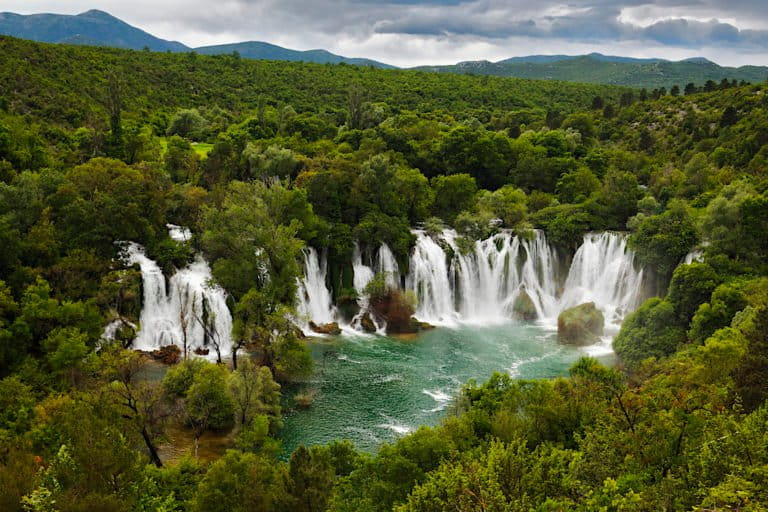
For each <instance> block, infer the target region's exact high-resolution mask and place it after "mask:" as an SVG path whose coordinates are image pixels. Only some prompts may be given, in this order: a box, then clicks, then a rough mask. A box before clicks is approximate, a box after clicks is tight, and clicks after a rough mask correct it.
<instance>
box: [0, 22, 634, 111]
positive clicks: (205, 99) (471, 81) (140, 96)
mask: <svg viewBox="0 0 768 512" xmlns="http://www.w3.org/2000/svg"><path fill="white" fill-rule="evenodd" d="M110 75H115V76H117V77H118V79H119V82H120V83H121V88H122V90H123V92H122V94H123V96H124V103H125V106H126V109H127V110H128V111H133V112H151V111H155V110H163V111H168V110H170V109H174V108H176V107H179V106H185V107H189V106H195V105H198V106H202V105H206V106H211V105H218V106H220V107H221V108H223V109H226V110H242V109H248V108H255V107H256V106H257V104H258V102H259V101H260V99H262V98H263V99H265V100H267V101H268V102H271V103H274V104H281V103H289V104H291V105H292V106H293V107H294V108H295V109H296V110H297V111H307V110H314V111H321V110H323V109H326V110H327V109H339V110H344V111H346V109H347V107H348V104H349V91H350V90H352V89H357V90H359V91H360V92H361V94H362V96H363V99H364V100H365V101H368V102H383V103H386V104H387V105H388V106H389V108H392V109H395V110H415V111H428V110H451V111H454V112H467V113H468V114H467V115H473V116H476V117H479V118H482V117H487V116H488V113H489V112H494V111H504V110H514V109H521V108H538V109H543V110H556V111H560V112H572V111H575V110H578V109H583V108H585V107H587V106H589V105H590V103H591V101H592V99H593V98H594V97H595V96H601V97H604V98H606V99H607V100H610V99H614V100H616V99H617V98H618V97H619V96H620V95H621V94H622V93H623V92H625V91H626V89H622V88H618V87H611V86H605V85H586V84H567V83H561V82H552V81H529V80H520V79H511V78H499V77H472V76H462V75H456V74H445V75H443V74H437V73H425V72H419V71H409V70H382V69H376V68H372V67H360V66H348V65H344V64H340V65H330V64H308V63H298V62H275V61H257V60H248V59H237V58H234V57H233V56H231V55H221V56H204V55H196V54H174V53H170V54H168V53H154V52H136V51H129V50H119V49H112V48H91V47H79V46H57V45H48V44H43V43H35V42H30V41H23V40H19V39H14V38H9V37H0V90H2V91H4V92H3V94H4V96H5V98H6V101H7V102H9V103H10V104H11V105H12V106H13V108H14V109H15V110H17V111H19V112H28V113H32V114H36V115H40V116H44V117H47V118H49V119H58V120H64V121H67V120H69V121H70V122H79V121H80V120H82V119H84V118H87V117H89V116H91V115H92V114H93V113H94V112H102V111H103V108H104V107H103V105H104V97H105V90H106V88H107V83H108V77H109V76H110ZM212 77H216V80H212V79H211V78H212ZM99 115H100V114H99Z"/></svg>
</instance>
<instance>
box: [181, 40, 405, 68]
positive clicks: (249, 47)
mask: <svg viewBox="0 0 768 512" xmlns="http://www.w3.org/2000/svg"><path fill="white" fill-rule="evenodd" d="M195 51H196V52H197V53H199V54H201V55H227V54H231V53H233V52H237V53H239V54H240V56H241V57H244V58H246V59H258V60H285V61H289V62H314V63H316V64H340V63H342V62H344V63H347V64H353V65H356V66H375V67H377V68H387V69H394V66H390V65H389V64H384V63H382V62H377V61H375V60H371V59H357V58H350V57H342V56H341V55H336V54H334V53H331V52H329V51H327V50H306V51H299V50H290V49H288V48H283V47H282V46H277V45H274V44H270V43H264V42H261V41H247V42H243V43H232V44H220V45H215V46H201V47H199V48H195Z"/></svg>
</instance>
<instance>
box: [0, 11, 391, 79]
mask: <svg viewBox="0 0 768 512" xmlns="http://www.w3.org/2000/svg"><path fill="white" fill-rule="evenodd" d="M0 34H2V35H8V36H13V37H18V38H21V39H29V40H32V41H39V42H44V43H60V44H72V45H83V46H107V47H112V48H127V49H131V50H142V49H144V48H149V49H150V50H153V51H163V52H164V51H172V52H190V51H195V52H197V53H200V54H203V55H221V54H231V53H232V52H234V51H237V52H238V53H240V55H241V56H242V57H244V58H247V59H261V60H285V61H298V62H314V63H318V64H326V63H329V64H338V63H340V62H346V63H347V64H353V65H360V66H376V67H380V68H391V67H393V66H389V65H387V64H383V63H381V62H376V61H374V60H370V59H357V58H349V57H342V56H341V55H336V54H333V53H331V52H329V51H326V50H308V51H299V50H291V49H288V48H283V47H281V46H277V45H273V44H269V43H264V42H259V41H248V42H242V43H233V44H222V45H216V46H204V47H200V48H190V47H188V46H186V45H184V44H182V43H178V42H176V41H166V40H164V39H160V38H158V37H155V36H153V35H152V34H149V33H147V32H145V31H143V30H141V29H139V28H136V27H134V26H131V25H129V24H128V23H125V22H124V21H122V20H120V19H118V18H116V17H114V16H112V15H111V14H109V13H106V12H103V11H98V10H90V11H87V12H84V13H82V14H77V15H66V14H30V15H21V14H14V13H9V12H6V13H0Z"/></svg>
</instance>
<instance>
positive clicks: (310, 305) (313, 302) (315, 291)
mask: <svg viewBox="0 0 768 512" xmlns="http://www.w3.org/2000/svg"><path fill="white" fill-rule="evenodd" d="M326 277H327V262H326V258H325V256H323V258H322V259H321V258H320V257H319V256H318V254H317V250H316V249H315V248H314V247H307V248H306V249H304V277H303V278H302V279H300V280H299V290H298V312H299V318H300V321H301V322H307V323H308V322H309V321H312V322H315V323H316V324H327V323H331V322H335V321H336V307H335V306H334V305H333V298H332V297H331V291H330V290H329V289H328V287H327V286H326Z"/></svg>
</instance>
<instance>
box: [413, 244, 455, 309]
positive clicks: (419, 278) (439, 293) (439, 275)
mask: <svg viewBox="0 0 768 512" xmlns="http://www.w3.org/2000/svg"><path fill="white" fill-rule="evenodd" d="M449 277H450V276H449V273H448V261H447V255H446V254H445V252H444V251H443V248H442V247H440V246H439V245H438V244H437V243H436V242H435V241H434V240H433V239H432V237H430V236H427V235H426V234H424V233H423V232H421V231H417V232H416V246H415V247H414V250H413V254H412V255H411V264H410V272H409V273H408V278H407V279H406V287H407V288H408V289H409V290H412V291H413V292H414V293H415V294H416V297H417V298H418V304H417V309H416V316H417V317H418V318H419V319H421V320H423V321H425V322H429V323H431V324H446V323H454V322H455V321H456V320H457V319H458V315H457V314H456V310H455V305H454V297H453V287H452V286H451V282H450V279H449Z"/></svg>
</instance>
